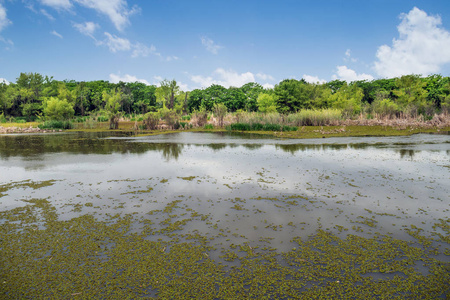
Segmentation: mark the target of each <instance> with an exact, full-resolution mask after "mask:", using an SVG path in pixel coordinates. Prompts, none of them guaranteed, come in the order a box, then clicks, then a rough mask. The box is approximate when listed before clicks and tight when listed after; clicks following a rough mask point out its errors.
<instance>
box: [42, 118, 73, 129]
mask: <svg viewBox="0 0 450 300" xmlns="http://www.w3.org/2000/svg"><path fill="white" fill-rule="evenodd" d="M38 127H39V128H40V129H72V128H74V126H73V124H72V122H70V121H56V120H50V121H45V122H44V123H42V124H39V125H38Z"/></svg>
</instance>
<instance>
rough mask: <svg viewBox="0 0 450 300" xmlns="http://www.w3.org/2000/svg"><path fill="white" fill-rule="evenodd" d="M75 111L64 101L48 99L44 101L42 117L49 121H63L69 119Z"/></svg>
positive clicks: (54, 98)
mask: <svg viewBox="0 0 450 300" xmlns="http://www.w3.org/2000/svg"><path fill="white" fill-rule="evenodd" d="M74 113H75V111H74V109H73V106H72V104H70V103H69V102H68V101H67V100H66V99H59V98H57V97H50V98H47V99H46V100H45V101H44V115H45V117H46V118H48V119H50V120H57V121H64V120H68V119H71V118H72V117H73V115H74Z"/></svg>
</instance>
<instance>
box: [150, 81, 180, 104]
mask: <svg viewBox="0 0 450 300" xmlns="http://www.w3.org/2000/svg"><path fill="white" fill-rule="evenodd" d="M179 91H180V87H179V86H178V85H177V82H176V81H175V79H173V80H167V79H164V80H163V81H161V82H160V87H158V88H157V89H156V100H157V101H158V102H159V103H161V104H162V105H161V106H162V107H165V106H167V108H168V109H173V108H174V106H175V97H176V95H177V94H178V92H179Z"/></svg>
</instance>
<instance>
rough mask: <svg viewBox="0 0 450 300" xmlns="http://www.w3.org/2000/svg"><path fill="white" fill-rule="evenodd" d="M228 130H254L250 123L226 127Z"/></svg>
mask: <svg viewBox="0 0 450 300" xmlns="http://www.w3.org/2000/svg"><path fill="white" fill-rule="evenodd" d="M226 128H227V130H237V131H250V130H251V129H252V128H251V126H250V124H248V123H234V124H231V125H229V126H227V127H226Z"/></svg>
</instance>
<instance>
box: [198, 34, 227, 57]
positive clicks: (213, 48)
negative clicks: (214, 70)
mask: <svg viewBox="0 0 450 300" xmlns="http://www.w3.org/2000/svg"><path fill="white" fill-rule="evenodd" d="M201 40H202V45H203V46H205V48H206V50H207V51H209V52H211V53H212V54H217V53H218V51H219V50H220V49H222V48H223V47H222V46H219V45H216V44H215V43H214V41H213V40H211V39H209V38H207V37H205V36H203V37H201Z"/></svg>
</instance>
